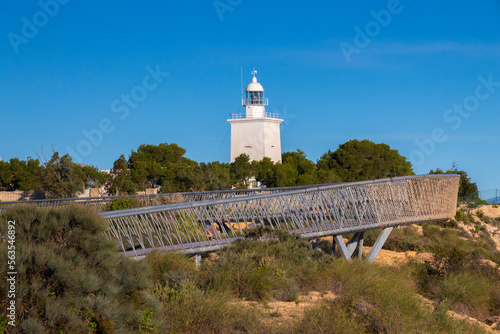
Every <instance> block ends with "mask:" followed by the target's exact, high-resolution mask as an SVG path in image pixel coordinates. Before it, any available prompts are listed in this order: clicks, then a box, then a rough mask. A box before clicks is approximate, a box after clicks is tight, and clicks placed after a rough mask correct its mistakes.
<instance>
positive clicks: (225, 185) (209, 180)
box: [196, 161, 232, 191]
mask: <svg viewBox="0 0 500 334" xmlns="http://www.w3.org/2000/svg"><path fill="white" fill-rule="evenodd" d="M229 166H230V165H229V164H227V163H221V162H219V161H214V162H209V163H204V162H202V163H200V164H199V166H198V167H197V171H196V173H197V174H198V176H199V185H198V189H197V190H200V191H205V190H206V191H209V190H223V189H231V185H232V184H231V174H230V172H229Z"/></svg>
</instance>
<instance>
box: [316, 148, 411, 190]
mask: <svg viewBox="0 0 500 334" xmlns="http://www.w3.org/2000/svg"><path fill="white" fill-rule="evenodd" d="M318 167H319V168H320V169H329V170H333V171H334V172H335V174H337V175H338V176H339V177H340V178H341V179H342V181H344V182H354V181H365V180H373V179H380V178H385V177H394V176H403V175H413V174H414V172H413V169H412V166H411V163H410V162H408V161H406V158H405V157H403V156H402V155H400V154H399V152H398V151H397V150H394V149H391V148H390V147H389V145H387V144H375V143H374V142H371V141H369V140H366V139H365V140H362V141H360V140H357V139H355V140H350V141H348V142H346V143H344V144H342V145H339V148H338V149H337V150H336V151H335V152H332V151H330V150H329V151H328V152H326V153H325V154H323V155H322V156H321V159H320V160H319V161H318Z"/></svg>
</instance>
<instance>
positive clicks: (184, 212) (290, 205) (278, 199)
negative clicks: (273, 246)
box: [101, 175, 459, 262]
mask: <svg viewBox="0 0 500 334" xmlns="http://www.w3.org/2000/svg"><path fill="white" fill-rule="evenodd" d="M458 186H459V176H458V175H420V176H405V177H395V178H390V179H380V180H374V181H363V182H353V183H339V184H332V185H316V186H307V187H302V188H288V189H281V190H275V191H273V190H271V189H270V190H267V193H262V192H260V193H259V192H254V193H251V192H244V195H245V196H241V195H239V196H236V195H235V196H227V194H228V193H229V192H221V193H224V194H226V195H224V196H226V197H224V196H221V197H213V198H210V197H208V198H207V197H201V200H193V201H190V202H183V203H176V204H167V205H158V206H150V207H142V208H135V209H126V210H120V211H109V212H102V213H101V215H102V216H103V217H105V218H106V219H108V221H109V229H108V231H107V232H106V236H107V237H108V238H109V239H114V240H116V241H117V242H118V243H119V245H120V246H121V248H122V250H123V252H124V253H125V255H127V256H136V257H142V256H144V255H145V254H147V253H148V252H151V251H154V250H174V251H182V252H185V253H187V254H201V253H204V252H210V251H215V250H218V249H220V248H221V247H224V246H225V245H227V244H229V243H231V242H233V241H234V240H236V239H238V238H242V237H243V236H244V232H245V230H248V229H253V228H256V227H258V226H269V227H271V228H272V229H283V230H286V231H288V232H290V233H297V234H300V235H301V236H302V237H304V238H307V239H313V240H314V239H316V238H318V237H323V236H332V235H333V236H334V240H335V243H336V245H337V247H338V249H339V252H340V254H341V255H342V257H344V258H346V259H348V260H350V259H351V257H352V255H353V254H354V252H355V251H356V250H358V255H359V256H360V257H361V256H362V248H363V234H364V232H366V231H369V230H373V229H382V232H381V233H380V235H379V237H378V239H377V241H376V242H375V244H374V246H373V247H372V249H371V251H370V254H368V256H367V260H368V261H370V262H373V261H374V260H375V257H376V256H377V254H378V252H379V251H380V249H381V248H382V246H383V244H384V242H385V240H386V239H387V237H388V236H389V234H390V232H391V231H392V229H393V228H395V227H398V226H401V225H407V224H415V223H421V222H437V221H443V220H447V219H450V218H452V217H454V215H455V210H456V203H457V194H458ZM212 194H213V192H212ZM207 195H208V194H207ZM350 233H354V236H353V237H352V239H351V240H350V241H349V242H348V243H347V244H346V243H345V242H344V241H343V238H342V235H344V234H350Z"/></svg>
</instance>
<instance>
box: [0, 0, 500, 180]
mask: <svg viewBox="0 0 500 334" xmlns="http://www.w3.org/2000/svg"><path fill="white" fill-rule="evenodd" d="M284 4H285V2H278V1H260V0H257V1H249V0H217V1H212V0H207V1H204V0H203V1H191V0H188V1H175V2H174V1H147V2H142V3H139V2H138V1H121V2H120V3H119V4H118V2H107V3H103V2H97V1H85V2H84V1H78V0H71V1H68V0H59V1H57V2H56V0H41V1H40V2H37V1H24V2H22V3H21V2H15V3H14V2H11V1H2V2H0V124H1V131H0V143H1V146H0V156H1V158H2V159H3V160H8V159H10V158H12V157H19V158H21V159H26V158H27V157H36V155H37V153H38V154H40V153H41V147H43V151H44V152H45V155H46V156H50V154H51V151H52V148H51V145H53V146H54V148H55V149H56V150H57V151H59V152H60V153H63V154H65V153H68V152H72V153H73V152H74V153H73V154H71V155H72V156H73V157H74V159H75V160H76V161H78V162H82V163H86V164H92V165H96V166H98V167H99V168H101V169H108V168H111V166H112V163H113V161H114V160H116V159H117V158H118V157H119V156H120V154H125V155H126V156H127V155H128V154H129V153H130V151H131V150H133V149H134V150H135V149H137V147H138V146H139V145H140V144H143V143H146V144H159V143H162V142H168V143H177V144H179V145H180V146H182V147H184V148H185V149H186V150H187V153H186V156H187V157H189V158H191V159H194V160H197V161H214V160H219V161H226V162H227V161H229V155H230V151H229V147H230V140H229V139H230V138H229V129H230V126H229V123H227V122H226V119H227V118H228V116H229V114H231V113H237V112H243V111H244V109H243V108H242V107H241V106H240V66H243V75H244V84H245V85H246V84H247V83H248V82H249V81H250V80H251V74H250V71H251V70H252V68H253V67H255V68H256V69H257V70H258V75H257V76H258V79H259V81H260V82H261V83H262V85H263V86H264V88H265V90H266V95H267V97H269V106H268V107H267V111H271V112H278V113H279V114H280V116H281V117H282V118H284V119H285V121H284V123H283V124H282V138H281V139H282V149H283V151H294V150H296V149H297V148H300V149H302V150H303V151H305V152H306V154H307V156H308V158H310V159H311V160H313V161H316V160H317V159H319V157H320V156H321V155H322V154H323V153H324V152H326V151H327V150H328V149H332V150H335V149H336V148H337V147H338V145H339V144H342V143H344V142H346V141H348V140H350V139H369V140H372V141H374V142H377V143H380V142H384V143H387V144H388V145H390V146H391V147H392V148H394V149H397V150H398V151H399V152H400V153H401V154H402V155H404V156H406V157H407V158H408V159H409V160H410V161H411V162H412V163H413V164H414V170H415V172H416V173H417V174H424V173H427V172H428V171H429V170H430V169H435V168H441V169H447V168H450V167H451V165H452V163H453V162H455V163H457V164H458V167H459V168H460V169H464V170H466V171H467V172H468V173H469V175H470V176H471V177H472V179H473V181H476V182H477V184H478V186H479V188H480V189H491V188H495V187H498V188H500V173H499V172H498V171H499V166H500V154H499V152H500V130H499V124H500V62H499V59H500V43H499V42H500V35H499V34H500V19H499V17H500V1H498V0H495V1H493V0H484V1H481V2H473V1H439V2H436V1H425V0H418V1H417V0H413V1H410V0H401V1H395V0H391V1H370V2H368V1H360V0H354V1H353V0H350V1H323V0H318V1H314V2H311V3H307V2H303V1H300V2H299V1H287V2H286V5H284ZM346 50H347V51H346ZM353 50H355V51H353ZM155 72H156V74H155V75H154V76H153V75H151V73H155ZM155 78H156V79H155ZM127 96H132V100H130V97H129V100H128V102H127V101H126V98H127ZM124 99H125V100H124ZM85 133H86V134H87V136H88V137H90V139H89V138H87V137H86V136H85Z"/></svg>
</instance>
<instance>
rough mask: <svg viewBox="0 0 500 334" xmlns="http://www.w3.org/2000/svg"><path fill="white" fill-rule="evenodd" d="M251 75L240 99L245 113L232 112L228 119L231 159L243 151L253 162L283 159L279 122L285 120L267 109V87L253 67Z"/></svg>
mask: <svg viewBox="0 0 500 334" xmlns="http://www.w3.org/2000/svg"><path fill="white" fill-rule="evenodd" d="M252 74H253V78H252V82H251V83H249V84H248V86H247V89H246V90H245V97H243V98H242V101H241V103H242V105H243V106H244V107H245V108H246V113H244V114H232V115H231V119H228V120H227V121H228V122H229V123H230V124H231V162H234V159H235V158H236V157H238V156H239V155H240V154H242V153H245V154H248V156H249V157H250V161H253V160H257V161H260V160H262V159H263V158H264V157H268V158H270V159H271V160H272V161H273V162H281V136H280V124H281V122H283V120H282V119H279V118H278V114H277V113H274V114H272V113H267V112H266V106H267V104H268V103H267V97H265V96H264V88H262V85H261V84H260V83H258V82H257V78H256V77H255V75H256V74H257V71H255V70H253V71H252Z"/></svg>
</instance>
